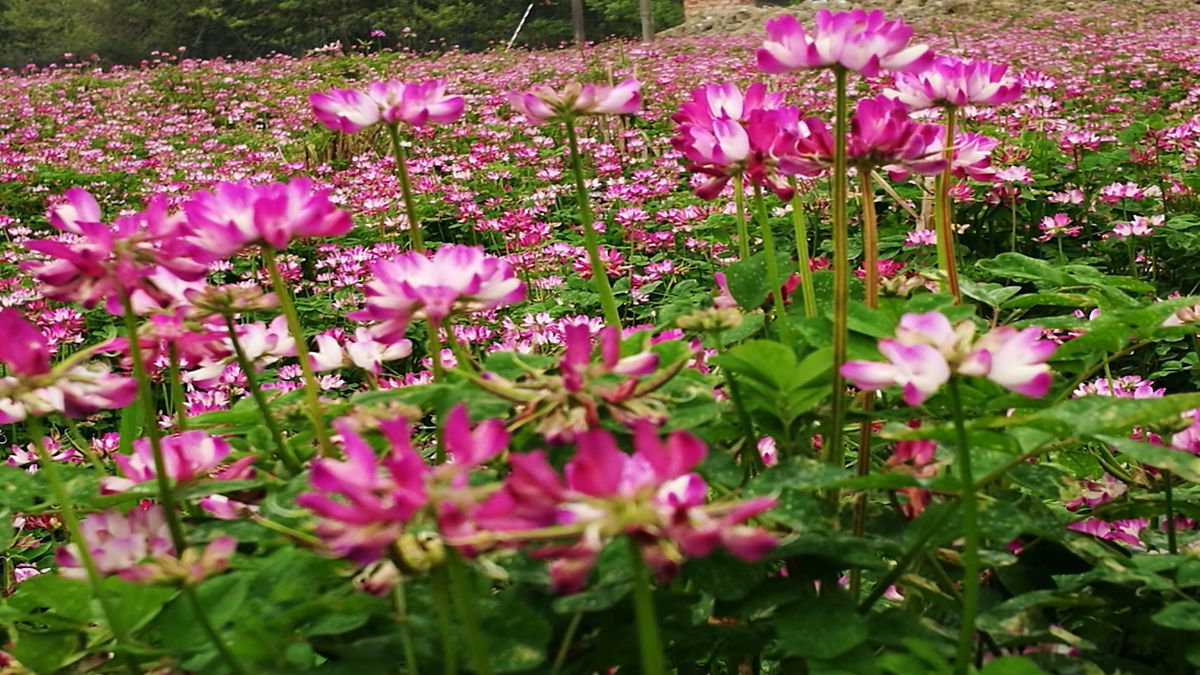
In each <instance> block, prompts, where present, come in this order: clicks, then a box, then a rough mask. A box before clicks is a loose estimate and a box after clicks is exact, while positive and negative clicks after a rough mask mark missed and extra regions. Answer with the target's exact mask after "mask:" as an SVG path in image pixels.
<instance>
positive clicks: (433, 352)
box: [425, 321, 446, 382]
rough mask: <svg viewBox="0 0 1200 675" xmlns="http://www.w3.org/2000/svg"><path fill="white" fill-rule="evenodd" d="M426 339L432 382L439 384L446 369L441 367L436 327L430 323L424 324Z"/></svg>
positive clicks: (440, 347)
mask: <svg viewBox="0 0 1200 675" xmlns="http://www.w3.org/2000/svg"><path fill="white" fill-rule="evenodd" d="M425 333H426V339H427V340H428V345H429V359H430V362H431V363H430V365H431V366H432V368H433V381H434V382H441V381H442V380H443V379H445V377H446V368H445V367H444V366H442V339H441V338H440V337H438V329H437V326H435V325H433V322H432V321H426V322H425Z"/></svg>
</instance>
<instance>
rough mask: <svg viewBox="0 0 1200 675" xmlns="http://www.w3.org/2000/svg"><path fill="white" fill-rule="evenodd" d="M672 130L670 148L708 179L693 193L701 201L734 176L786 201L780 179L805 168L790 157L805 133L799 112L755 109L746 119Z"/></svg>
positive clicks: (784, 183) (788, 189) (712, 196)
mask: <svg viewBox="0 0 1200 675" xmlns="http://www.w3.org/2000/svg"><path fill="white" fill-rule="evenodd" d="M676 131H677V133H676V136H675V137H674V138H672V139H671V144H672V145H673V146H675V149H676V150H679V152H681V153H682V154H683V156H684V158H685V159H686V160H687V161H688V162H689V165H688V168H689V169H690V170H692V171H695V172H697V173H700V174H704V175H707V176H711V178H710V179H709V180H708V181H706V182H705V183H704V184H703V185H701V186H700V187H699V188H698V189H697V190H696V194H697V196H699V197H701V198H702V199H715V198H716V197H717V196H718V195H719V194H720V193H721V191H722V190H724V189H725V186H726V185H727V184H728V183H729V181H730V180H731V179H732V178H733V177H735V176H738V175H744V176H745V177H746V179H747V180H748V181H749V182H750V184H752V185H757V186H761V187H765V188H767V189H769V190H771V191H772V192H774V193H775V194H776V195H777V196H778V197H779V198H780V199H783V200H788V199H790V198H791V195H792V190H791V187H790V186H789V185H788V183H787V181H785V180H783V176H785V175H793V174H797V173H803V172H804V171H805V170H806V169H807V165H805V164H804V163H803V162H802V158H798V157H794V156H793V154H794V144H795V139H796V138H797V137H798V136H799V135H800V134H801V133H803V131H804V130H803V129H802V128H801V126H800V111H799V109H798V108H794V107H790V106H785V107H782V108H773V109H767V108H760V109H757V110H754V111H752V112H751V113H750V114H749V116H748V118H747V119H746V120H745V121H738V120H734V119H727V118H719V119H713V120H711V123H710V124H708V125H707V126H705V125H691V124H682V125H680V126H678V127H677V129H676Z"/></svg>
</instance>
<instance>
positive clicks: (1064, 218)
mask: <svg viewBox="0 0 1200 675" xmlns="http://www.w3.org/2000/svg"><path fill="white" fill-rule="evenodd" d="M1038 229H1040V230H1041V231H1042V236H1040V237H1035V238H1034V241H1050V240H1051V239H1053V238H1054V237H1059V236H1066V237H1078V236H1079V233H1081V232H1083V227H1082V226H1080V225H1071V217H1070V216H1068V215H1067V214H1065V213H1056V214H1054V215H1053V216H1046V217H1045V218H1042V222H1040V223H1038Z"/></svg>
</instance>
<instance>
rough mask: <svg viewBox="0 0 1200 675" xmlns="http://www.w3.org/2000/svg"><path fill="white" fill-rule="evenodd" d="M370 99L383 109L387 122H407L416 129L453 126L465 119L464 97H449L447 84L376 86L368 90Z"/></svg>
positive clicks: (425, 83)
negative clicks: (430, 124)
mask: <svg viewBox="0 0 1200 675" xmlns="http://www.w3.org/2000/svg"><path fill="white" fill-rule="evenodd" d="M367 96H369V97H370V98H371V99H372V100H373V101H375V103H376V104H377V105H378V106H379V112H380V115H381V116H382V118H383V120H384V121H385V122H387V123H389V124H396V123H398V122H404V123H405V124H408V125H411V126H414V127H419V126H423V125H424V124H426V123H427V122H433V123H435V124H446V123H448V122H453V121H454V120H456V119H458V118H459V117H460V116H461V115H462V113H463V106H464V103H463V98H462V97H461V96H446V81H445V80H428V81H426V82H418V83H404V82H397V81H395V80H388V81H386V82H374V83H372V84H371V85H370V86H369V87H367Z"/></svg>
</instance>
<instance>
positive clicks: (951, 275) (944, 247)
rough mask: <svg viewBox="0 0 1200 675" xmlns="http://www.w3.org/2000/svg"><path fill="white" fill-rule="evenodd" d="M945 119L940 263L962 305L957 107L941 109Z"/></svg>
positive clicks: (940, 182) (940, 185) (948, 286)
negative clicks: (953, 190)
mask: <svg viewBox="0 0 1200 675" xmlns="http://www.w3.org/2000/svg"><path fill="white" fill-rule="evenodd" d="M942 110H943V112H944V114H945V117H946V136H945V140H944V141H943V147H942V158H943V159H944V160H945V161H946V167H945V168H944V169H942V175H941V176H940V177H938V182H937V195H936V202H937V203H936V205H935V208H934V215H935V216H936V217H937V248H938V262H939V263H940V264H941V266H942V273H943V274H944V275H945V276H946V285H945V290H946V291H947V292H949V293H950V295H953V296H954V302H956V303H962V292H961V291H960V290H959V287H958V260H957V255H956V253H955V251H954V207H953V205H952V204H951V203H950V180H951V174H950V169H951V167H952V164H953V162H954V143H955V130H954V127H955V121H956V120H957V118H958V108H956V107H954V106H946V107H945V108H943V109H942Z"/></svg>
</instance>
